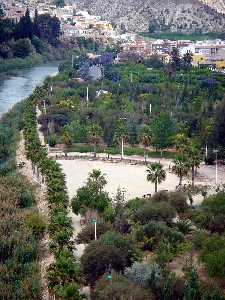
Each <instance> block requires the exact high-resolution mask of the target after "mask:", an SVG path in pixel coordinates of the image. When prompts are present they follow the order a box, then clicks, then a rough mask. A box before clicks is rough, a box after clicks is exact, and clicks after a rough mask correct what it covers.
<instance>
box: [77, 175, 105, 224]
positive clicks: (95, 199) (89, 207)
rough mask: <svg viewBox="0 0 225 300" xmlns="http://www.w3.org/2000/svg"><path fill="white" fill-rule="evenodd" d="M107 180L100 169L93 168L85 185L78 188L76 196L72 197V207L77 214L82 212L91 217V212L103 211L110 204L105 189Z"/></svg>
mask: <svg viewBox="0 0 225 300" xmlns="http://www.w3.org/2000/svg"><path fill="white" fill-rule="evenodd" d="M106 183H107V181H106V179H105V176H104V175H103V174H102V173H101V171H100V170H93V171H92V172H91V173H89V177H88V180H87V183H86V185H85V186H83V187H81V188H80V189H78V191H77V194H76V196H75V197H74V198H73V199H72V208H73V212H74V213H75V214H78V213H80V214H81V215H85V216H86V218H90V217H91V215H90V216H89V213H90V214H92V213H93V212H95V211H97V212H98V213H103V212H104V211H105V209H106V208H107V207H108V205H109V196H108V193H106V192H105V191H103V188H104V186H105V185H106Z"/></svg>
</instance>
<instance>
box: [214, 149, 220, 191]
mask: <svg viewBox="0 0 225 300" xmlns="http://www.w3.org/2000/svg"><path fill="white" fill-rule="evenodd" d="M213 152H214V153H215V154H216V187H217V185H218V152H219V150H213Z"/></svg>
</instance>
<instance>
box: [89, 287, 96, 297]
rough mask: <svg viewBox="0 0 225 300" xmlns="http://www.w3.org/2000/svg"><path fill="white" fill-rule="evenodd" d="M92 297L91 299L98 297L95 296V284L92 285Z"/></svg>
mask: <svg viewBox="0 0 225 300" xmlns="http://www.w3.org/2000/svg"><path fill="white" fill-rule="evenodd" d="M90 299H91V300H96V297H95V285H94V284H91V285H90Z"/></svg>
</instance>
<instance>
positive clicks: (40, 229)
mask: <svg viewBox="0 0 225 300" xmlns="http://www.w3.org/2000/svg"><path fill="white" fill-rule="evenodd" d="M26 223H27V226H28V228H30V229H31V230H32V232H33V233H34V234H35V235H36V236H40V235H41V234H43V233H44V231H45V228H46V223H45V220H44V219H43V217H42V216H41V215H40V214H39V213H38V212H32V213H30V214H28V215H27V218H26Z"/></svg>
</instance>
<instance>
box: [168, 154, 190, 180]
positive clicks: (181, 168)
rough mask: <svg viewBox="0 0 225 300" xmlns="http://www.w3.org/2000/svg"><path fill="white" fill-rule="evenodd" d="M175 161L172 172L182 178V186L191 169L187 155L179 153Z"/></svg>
mask: <svg viewBox="0 0 225 300" xmlns="http://www.w3.org/2000/svg"><path fill="white" fill-rule="evenodd" d="M173 163H174V166H173V167H172V172H173V173H174V174H176V175H177V176H178V177H179V178H180V180H179V184H178V186H181V185H182V179H183V177H184V176H187V175H188V171H189V169H190V167H189V165H188V160H187V157H186V156H184V155H177V157H176V158H175V160H174V161H173Z"/></svg>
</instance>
